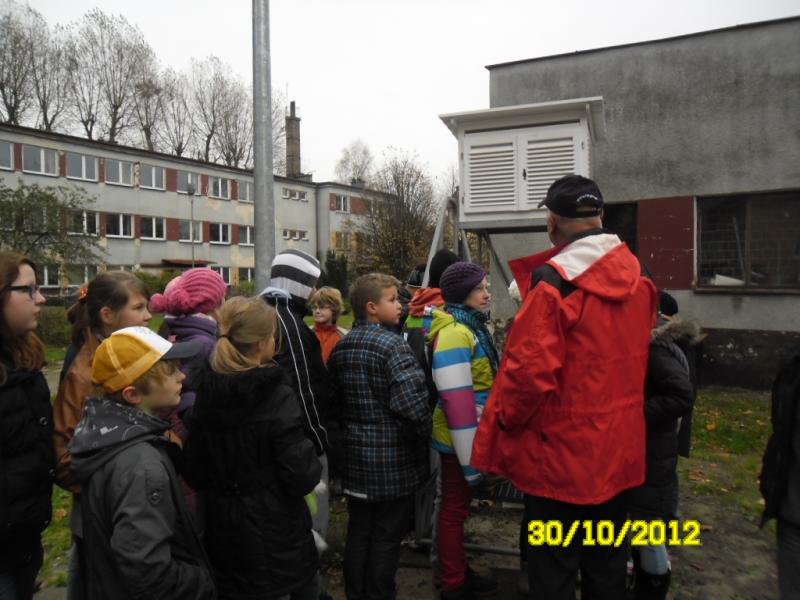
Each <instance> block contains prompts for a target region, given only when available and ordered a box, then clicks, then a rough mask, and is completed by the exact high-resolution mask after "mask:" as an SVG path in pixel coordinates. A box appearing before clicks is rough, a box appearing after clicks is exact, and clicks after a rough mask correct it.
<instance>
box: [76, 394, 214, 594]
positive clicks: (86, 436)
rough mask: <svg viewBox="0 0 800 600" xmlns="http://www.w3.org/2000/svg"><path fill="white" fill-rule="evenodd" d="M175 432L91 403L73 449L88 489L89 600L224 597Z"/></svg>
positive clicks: (116, 407) (108, 404)
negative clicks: (176, 459) (185, 484)
mask: <svg viewBox="0 0 800 600" xmlns="http://www.w3.org/2000/svg"><path fill="white" fill-rule="evenodd" d="M168 428H169V422H167V421H165V420H163V419H159V418H158V417H153V416H150V415H148V414H146V413H144V412H142V411H141V410H139V409H137V408H136V407H134V406H131V405H128V404H123V403H118V402H115V401H113V400H109V399H107V398H102V399H98V398H89V399H87V400H86V403H85V407H84V416H83V419H81V421H80V423H79V424H78V426H77V427H76V428H75V435H74V437H73V438H72V441H71V442H70V443H69V450H70V452H71V454H72V471H73V473H74V474H75V476H76V478H77V479H78V481H79V482H80V483H81V489H82V492H81V509H82V512H83V540H84V548H85V553H86V561H85V564H86V572H85V574H84V577H85V579H84V584H85V588H86V594H85V597H86V599H87V600H95V599H97V600H107V599H108V598H114V600H126V599H142V600H145V599H146V600H155V599H162V598H163V599H164V600H184V599H185V600H196V599H206V598H215V597H216V593H215V590H214V583H213V580H212V577H211V568H210V565H209V564H208V560H207V558H206V555H205V552H204V551H203V548H202V545H201V543H200V539H199V538H198V536H197V534H196V532H195V530H194V526H193V524H192V519H191V517H190V516H189V512H188V510H187V509H186V504H185V502H184V500H183V494H182V492H181V488H180V484H179V481H178V477H177V475H176V472H175V468H174V466H173V463H172V460H171V458H170V455H171V454H172V453H179V448H178V446H176V445H175V444H173V443H171V442H169V441H168V440H167V438H166V437H165V436H164V432H165V431H166V430H167V429H168Z"/></svg>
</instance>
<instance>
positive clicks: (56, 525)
mask: <svg viewBox="0 0 800 600" xmlns="http://www.w3.org/2000/svg"><path fill="white" fill-rule="evenodd" d="M71 512H72V494H70V493H69V492H65V491H64V490H62V489H61V488H60V487H58V486H53V519H52V521H51V522H50V526H49V527H48V528H47V529H46V530H45V531H44V532H43V533H42V543H43V545H44V564H43V565H42V570H41V571H39V580H40V581H41V582H42V585H43V586H45V587H64V586H66V585H67V567H68V565H69V547H70V544H71V543H72V532H71V531H70V528H69V520H70V513H71Z"/></svg>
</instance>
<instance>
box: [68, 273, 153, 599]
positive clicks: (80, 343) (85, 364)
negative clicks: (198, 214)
mask: <svg viewBox="0 0 800 600" xmlns="http://www.w3.org/2000/svg"><path fill="white" fill-rule="evenodd" d="M149 299H150V292H149V291H148V289H147V286H146V285H145V284H144V283H143V282H142V280H141V279H139V278H138V277H136V276H135V275H134V274H132V273H127V272H124V271H106V272H104V273H100V274H99V275H98V276H97V277H95V278H94V279H93V280H92V281H91V283H89V285H88V286H87V287H86V288H82V289H81V291H80V295H79V300H78V302H77V303H76V304H75V305H74V306H73V307H72V308H70V310H69V312H68V317H69V319H70V321H71V322H72V346H70V349H69V350H68V351H67V360H65V365H64V369H63V370H62V373H64V376H63V377H62V379H61V383H60V384H59V386H58V394H57V395H56V401H55V404H54V405H53V417H54V419H55V434H54V436H53V442H54V445H55V455H56V483H58V485H60V486H61V487H63V488H64V489H65V490H68V491H70V492H72V493H73V509H72V517H71V525H72V534H73V536H72V539H73V548H72V552H71V556H70V564H69V572H68V575H67V588H68V595H69V598H79V597H80V585H81V584H80V571H81V566H80V562H81V559H80V556H81V551H80V546H81V535H82V534H81V528H82V527H81V512H80V486H79V485H78V484H77V482H76V479H75V477H74V475H73V474H72V472H71V471H70V464H71V461H72V455H71V454H70V452H69V450H68V448H67V446H68V444H69V442H70V440H71V439H72V437H73V435H74V434H75V426H76V425H77V424H78V422H79V421H80V420H81V417H82V416H83V404H84V400H85V399H86V397H87V396H88V395H89V393H90V392H91V391H92V382H91V378H92V360H93V359H94V353H95V351H96V350H97V348H98V346H99V345H100V344H101V342H102V341H103V340H104V339H105V338H107V337H108V336H109V335H111V334H112V333H114V332H115V331H117V330H118V329H122V328H123V327H133V326H136V325H146V324H147V322H148V321H149V320H150V318H151V317H150V313H149V312H148V310H147V303H148V301H149Z"/></svg>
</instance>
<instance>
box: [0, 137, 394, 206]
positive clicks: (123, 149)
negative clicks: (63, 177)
mask: <svg viewBox="0 0 800 600" xmlns="http://www.w3.org/2000/svg"><path fill="white" fill-rule="evenodd" d="M0 131H10V132H13V133H18V134H25V135H31V136H34V137H38V138H42V139H48V140H53V141H57V142H68V143H73V144H79V145H81V146H86V147H90V148H97V149H100V150H106V151H109V152H120V153H123V154H131V155H136V156H143V157H150V158H157V159H160V160H166V161H170V162H175V163H179V164H185V165H187V167H189V166H191V167H195V168H197V167H203V168H206V169H220V170H223V171H228V172H230V173H232V174H233V175H234V176H236V175H240V176H241V175H248V176H250V177H252V176H253V170H252V169H242V168H239V167H229V166H227V165H223V164H220V163H214V162H206V161H204V160H198V159H195V158H189V157H186V156H175V155H174V154H168V153H166V152H156V151H153V150H146V149H144V148H137V147H135V146H126V145H124V144H115V143H111V142H106V141H102V140H90V139H87V138H83V137H80V136H76V135H69V134H66V133H58V132H55V131H45V130H43V129H37V128H35V127H25V126H23V125H10V124H8V123H0ZM273 178H274V179H275V181H282V182H286V183H291V184H293V185H304V186H308V187H315V188H320V187H331V186H334V187H338V188H346V189H349V190H353V191H358V192H363V193H371V194H382V192H380V191H378V190H372V189H369V188H366V187H358V186H352V185H348V184H343V183H337V182H335V181H326V182H322V183H317V182H315V181H308V180H306V179H301V178H292V177H285V176H283V175H277V174H274V175H273Z"/></svg>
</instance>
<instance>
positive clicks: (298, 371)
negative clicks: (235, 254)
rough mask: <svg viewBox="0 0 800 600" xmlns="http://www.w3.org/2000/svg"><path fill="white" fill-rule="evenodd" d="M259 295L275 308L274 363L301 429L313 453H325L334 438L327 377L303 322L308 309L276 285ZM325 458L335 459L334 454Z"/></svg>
mask: <svg viewBox="0 0 800 600" xmlns="http://www.w3.org/2000/svg"><path fill="white" fill-rule="evenodd" d="M261 298H262V299H263V300H264V301H265V302H266V303H267V304H269V305H271V306H274V307H275V310H277V311H278V322H279V323H280V328H281V332H280V341H279V347H278V353H277V354H276V355H275V362H277V363H278V364H279V365H280V366H281V367H283V370H284V372H285V373H286V375H287V377H288V381H289V384H290V385H291V386H292V389H293V390H294V393H295V395H296V397H297V400H298V401H299V406H300V414H301V415H302V419H303V430H304V431H305V433H306V436H307V437H308V439H310V440H311V441H312V442H313V443H314V447H315V448H316V449H317V454H324V453H329V452H330V451H331V450H335V449H333V448H332V446H334V445H335V444H336V439H335V438H337V437H338V436H337V435H336V433H335V432H334V431H329V426H330V423H329V421H330V415H329V404H330V402H329V396H330V380H329V377H328V371H327V369H326V368H325V362H324V361H323V360H322V350H321V349H320V345H319V339H317V335H316V334H315V333H314V331H313V330H312V329H311V328H310V327H308V326H307V325H306V324H305V322H304V321H303V317H305V316H306V315H307V314H308V309H307V308H306V307H305V305H301V304H300V303H299V302H298V301H297V300H295V299H294V298H292V297H291V296H290V295H289V294H288V293H286V292H284V291H283V290H279V289H276V288H267V289H266V290H264V292H263V293H262V295H261ZM329 458H330V459H331V460H333V461H335V457H329Z"/></svg>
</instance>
